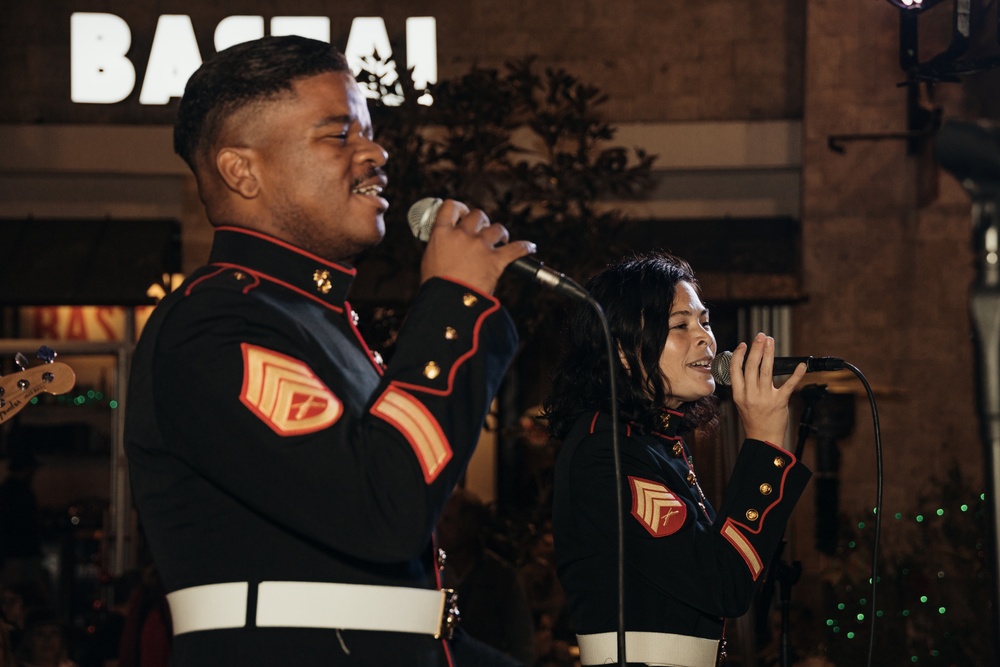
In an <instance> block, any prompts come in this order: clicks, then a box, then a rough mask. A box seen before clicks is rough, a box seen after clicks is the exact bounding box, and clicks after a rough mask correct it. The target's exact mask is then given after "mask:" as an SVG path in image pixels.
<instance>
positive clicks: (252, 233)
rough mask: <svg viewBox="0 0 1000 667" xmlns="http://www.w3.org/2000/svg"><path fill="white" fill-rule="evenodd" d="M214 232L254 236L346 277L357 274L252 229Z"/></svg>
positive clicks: (356, 271)
mask: <svg viewBox="0 0 1000 667" xmlns="http://www.w3.org/2000/svg"><path fill="white" fill-rule="evenodd" d="M216 231H227V232H235V233H237V234H246V235H247V236H254V237H256V238H259V239H262V240H264V241H268V242H270V243H273V244H274V245H278V246H281V247H282V248H286V249H287V250H291V251H292V252H294V253H296V254H298V255H302V256H303V257H308V258H309V259H311V260H313V261H315V262H320V263H321V264H323V265H324V266H329V267H330V268H331V269H334V270H335V271H340V272H341V273H346V274H347V275H349V276H352V277H353V276H356V275H357V274H358V270H357V269H355V268H350V269H349V268H347V267H345V266H343V265H341V264H337V263H336V262H331V261H330V260H328V259H323V258H322V257H319V256H318V255H314V254H312V253H311V252H308V251H306V250H303V249H302V248H297V247H296V246H293V245H291V244H289V243H286V242H284V241H282V240H281V239H279V238H275V237H273V236H269V235H267V234H264V233H262V232H258V231H255V230H253V229H247V228H245V227H218V228H217V229H216Z"/></svg>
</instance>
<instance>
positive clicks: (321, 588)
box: [167, 581, 458, 639]
mask: <svg viewBox="0 0 1000 667" xmlns="http://www.w3.org/2000/svg"><path fill="white" fill-rule="evenodd" d="M249 589H250V585H249V584H248V583H247V582H245V581H235V582H230V583H224V584H207V585H205V586H192V587H191V588H182V589H181V590H178V591H174V592H172V593H167V602H169V603H170V615H171V617H172V619H173V627H174V634H175V635H180V634H184V633H185V632H198V631H200V630H224V629H227V628H242V627H245V626H246V624H247V593H248V592H249ZM457 617H458V610H457V609H456V608H455V606H454V592H453V591H451V590H450V589H444V590H430V589H425V588H405V587H400V586H365V585H361V584H337V583H324V582H312V581H262V582H261V583H259V584H258V585H257V613H256V617H255V624H256V626H257V627H261V628H328V629H339V630H377V631H382V632H414V633H418V634H425V635H433V636H434V638H435V639H436V638H438V637H441V636H446V637H448V636H450V634H449V632H450V630H453V629H454V625H455V623H457Z"/></svg>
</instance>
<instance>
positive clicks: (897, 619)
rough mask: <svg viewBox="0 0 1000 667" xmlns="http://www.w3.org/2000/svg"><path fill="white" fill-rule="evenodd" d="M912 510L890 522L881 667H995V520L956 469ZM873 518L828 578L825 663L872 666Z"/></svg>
mask: <svg viewBox="0 0 1000 667" xmlns="http://www.w3.org/2000/svg"><path fill="white" fill-rule="evenodd" d="M930 486H931V488H930V490H928V491H926V492H925V493H923V494H921V495H920V496H919V497H918V498H916V499H915V500H916V501H915V503H914V506H913V508H912V509H911V510H910V511H908V512H900V513H895V514H892V515H886V516H884V517H883V524H882V525H883V535H885V536H886V537H887V538H889V539H887V540H886V541H885V543H884V544H883V545H882V546H881V547H880V558H879V573H878V586H877V588H876V593H875V595H876V598H875V605H876V607H877V614H878V616H877V617H876V624H875V645H874V661H873V664H876V665H946V666H951V665H961V666H963V667H980V666H981V667H987V666H988V665H995V664H996V662H995V658H994V656H993V650H994V649H993V638H992V637H991V633H990V632H988V631H987V630H986V628H988V627H990V625H991V624H992V623H993V619H992V612H991V609H990V606H991V599H992V597H993V590H994V589H993V583H992V575H991V565H990V562H991V559H992V555H991V548H992V547H991V545H990V527H989V523H990V518H989V517H990V513H989V509H988V507H987V505H986V501H985V500H984V494H982V493H981V492H980V491H973V490H972V489H973V488H975V487H973V486H971V485H970V484H969V483H968V482H967V480H965V479H963V477H962V474H961V472H960V471H959V470H958V468H957V466H954V465H953V466H952V467H951V468H950V470H948V471H947V473H946V474H945V478H944V479H933V480H931V482H930ZM874 518H875V517H874V516H873V514H869V515H868V516H866V517H861V518H860V519H857V520H854V521H847V522H845V523H847V524H848V526H849V528H848V529H847V530H846V531H845V535H844V537H843V539H842V540H841V546H840V548H839V549H838V552H837V555H836V557H835V558H834V559H833V561H832V563H831V567H830V568H829V569H828V571H827V572H826V573H825V575H826V584H827V594H826V596H825V597H826V599H825V606H826V609H825V611H824V613H825V614H826V616H824V622H825V624H826V631H827V636H826V641H825V645H826V646H825V652H826V656H827V657H828V658H829V659H830V660H831V661H832V662H833V664H835V665H838V666H841V665H842V666H851V665H862V664H866V656H867V651H868V647H869V640H870V636H871V635H870V631H871V614H872V613H873V611H872V604H871V584H870V581H871V565H870V563H871V553H872V542H873V541H874V534H875V533H874V527H875V522H874Z"/></svg>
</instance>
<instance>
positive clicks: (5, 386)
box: [0, 347, 76, 424]
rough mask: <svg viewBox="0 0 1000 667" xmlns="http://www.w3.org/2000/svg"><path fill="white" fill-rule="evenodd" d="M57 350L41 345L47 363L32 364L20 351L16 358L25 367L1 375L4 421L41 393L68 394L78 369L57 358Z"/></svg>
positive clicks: (0, 418)
mask: <svg viewBox="0 0 1000 667" xmlns="http://www.w3.org/2000/svg"><path fill="white" fill-rule="evenodd" d="M55 357H56V353H55V351H54V350H52V349H51V348H48V347H41V348H39V349H38V358H39V359H42V360H43V362H44V363H42V364H39V365H37V366H32V367H30V368H29V367H28V360H27V358H26V357H25V356H24V355H23V354H21V353H18V354H17V355H16V356H15V362H16V363H17V365H18V367H19V368H20V369H21V370H20V371H18V372H17V373H11V374H10V375H5V376H3V377H0V424H2V423H4V422H5V421H7V420H8V419H10V418H11V417H13V416H14V415H16V414H17V413H18V412H20V411H21V410H23V409H24V407H25V406H26V405H28V403H30V402H31V399H32V398H34V397H35V396H38V395H39V394H41V393H46V394H54V395H58V394H65V393H66V392H68V391H69V390H70V389H72V388H73V386H74V385H75V384H76V373H74V372H73V369H72V368H70V367H69V366H67V365H66V364H64V363H62V362H59V361H54V360H55Z"/></svg>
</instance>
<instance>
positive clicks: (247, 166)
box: [215, 148, 260, 199]
mask: <svg viewBox="0 0 1000 667" xmlns="http://www.w3.org/2000/svg"><path fill="white" fill-rule="evenodd" d="M254 157H255V154H254V151H253V150H252V149H249V148H223V149H222V150H220V151H219V152H218V154H216V156H215V168H216V169H217V170H218V172H219V175H220V176H221V177H222V181H223V182H224V183H225V184H226V187H228V188H229V189H230V190H232V191H233V192H235V193H236V194H238V195H240V196H241V197H243V198H244V199H253V198H254V197H256V196H257V195H258V194H259V193H260V183H259V182H258V181H257V176H256V173H255V170H254Z"/></svg>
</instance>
